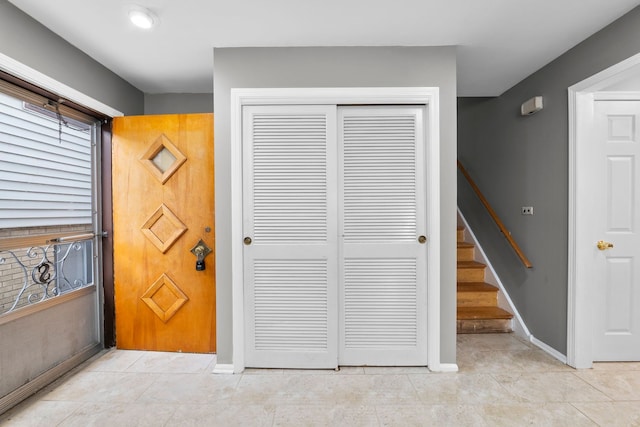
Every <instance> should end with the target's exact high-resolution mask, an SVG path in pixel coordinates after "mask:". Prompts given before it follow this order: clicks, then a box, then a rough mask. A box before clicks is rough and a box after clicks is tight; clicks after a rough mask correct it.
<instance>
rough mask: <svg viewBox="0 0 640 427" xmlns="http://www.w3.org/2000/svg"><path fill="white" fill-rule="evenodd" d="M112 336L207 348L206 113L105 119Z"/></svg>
mask: <svg viewBox="0 0 640 427" xmlns="http://www.w3.org/2000/svg"><path fill="white" fill-rule="evenodd" d="M113 221H114V224H113V227H114V231H113V239H114V275H115V309H116V345H117V347H118V348H122V349H136V350H156V351H182V352H195V353H212V352H215V343H216V339H215V317H216V316H215V307H216V302H215V263H214V260H215V256H214V253H213V252H212V253H210V254H208V256H206V257H205V258H204V267H205V269H204V270H201V271H197V270H196V260H197V257H196V255H194V253H192V252H191V249H192V248H194V247H195V246H196V245H197V243H198V242H199V241H200V239H202V241H203V242H204V243H205V244H206V245H207V246H208V247H209V248H211V249H212V250H213V249H214V248H215V236H214V185H213V114H189V115H166V116H137V117H121V118H117V119H115V120H114V124H113Z"/></svg>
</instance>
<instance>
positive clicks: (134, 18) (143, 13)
mask: <svg viewBox="0 0 640 427" xmlns="http://www.w3.org/2000/svg"><path fill="white" fill-rule="evenodd" d="M129 20H130V21H131V22H132V23H133V25H135V26H136V27H138V28H142V29H144V30H149V29H151V28H152V27H153V26H154V25H155V24H156V22H157V19H156V16H155V15H154V14H153V13H152V12H151V11H150V10H148V9H145V8H143V7H136V8H134V9H131V10H130V11H129Z"/></svg>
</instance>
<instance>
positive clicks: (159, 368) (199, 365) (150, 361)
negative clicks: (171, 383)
mask: <svg viewBox="0 0 640 427" xmlns="http://www.w3.org/2000/svg"><path fill="white" fill-rule="evenodd" d="M215 359H216V355H215V354H189V353H165V352H158V351H148V352H145V353H144V355H143V356H142V357H140V358H139V359H138V360H137V361H136V362H135V363H133V364H132V365H131V366H129V368H127V372H155V373H168V374H169V373H173V374H176V373H181V374H192V373H196V372H208V373H209V372H211V371H210V370H208V367H209V365H211V363H213V362H215Z"/></svg>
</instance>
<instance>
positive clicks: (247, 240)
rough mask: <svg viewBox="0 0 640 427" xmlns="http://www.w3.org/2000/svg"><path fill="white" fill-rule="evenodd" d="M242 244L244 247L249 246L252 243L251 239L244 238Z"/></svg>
mask: <svg viewBox="0 0 640 427" xmlns="http://www.w3.org/2000/svg"><path fill="white" fill-rule="evenodd" d="M243 242H244V244H245V245H247V246H249V245H250V244H251V242H252V240H251V237H245V238H244V240H243Z"/></svg>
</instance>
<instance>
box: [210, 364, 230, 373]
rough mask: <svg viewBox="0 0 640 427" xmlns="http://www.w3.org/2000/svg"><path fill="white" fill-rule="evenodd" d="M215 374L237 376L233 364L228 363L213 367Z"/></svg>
mask: <svg viewBox="0 0 640 427" xmlns="http://www.w3.org/2000/svg"><path fill="white" fill-rule="evenodd" d="M213 373H214V374H226V375H229V374H235V370H234V368H233V364H227V363H216V366H214V367H213Z"/></svg>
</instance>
